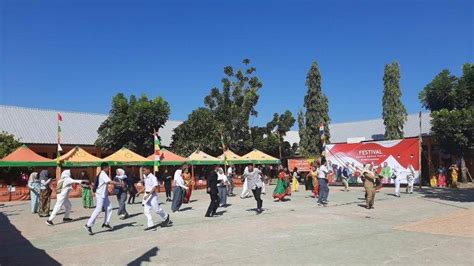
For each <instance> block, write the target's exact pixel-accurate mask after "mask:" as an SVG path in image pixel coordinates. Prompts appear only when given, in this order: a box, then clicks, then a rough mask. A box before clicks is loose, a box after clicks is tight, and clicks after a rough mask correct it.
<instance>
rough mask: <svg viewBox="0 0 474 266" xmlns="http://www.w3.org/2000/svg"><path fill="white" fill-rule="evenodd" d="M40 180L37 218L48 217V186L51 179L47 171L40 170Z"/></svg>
mask: <svg viewBox="0 0 474 266" xmlns="http://www.w3.org/2000/svg"><path fill="white" fill-rule="evenodd" d="M39 179H40V184H41V185H40V199H39V207H38V215H39V217H48V216H49V208H50V204H51V192H52V190H51V188H50V187H49V184H50V183H51V178H50V177H49V175H48V170H41V172H40V174H39Z"/></svg>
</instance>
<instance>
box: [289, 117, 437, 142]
mask: <svg viewBox="0 0 474 266" xmlns="http://www.w3.org/2000/svg"><path fill="white" fill-rule="evenodd" d="M419 121H420V120H419V118H418V114H410V115H408V116H407V121H406V123H405V126H404V128H403V130H404V135H405V137H417V136H418V134H419V132H420V129H419V123H420V122H419ZM430 121H431V117H430V113H422V114H421V134H422V135H428V134H429V133H430V130H431V123H430ZM329 130H330V132H331V138H330V142H331V143H341V142H347V139H349V138H359V137H362V138H365V140H383V138H384V133H385V125H384V124H383V119H372V120H363V121H355V122H347V123H336V124H330V125H329ZM285 140H286V141H288V142H289V143H291V144H293V143H295V142H296V143H299V141H300V136H299V135H298V131H290V132H288V133H287V134H286V136H285Z"/></svg>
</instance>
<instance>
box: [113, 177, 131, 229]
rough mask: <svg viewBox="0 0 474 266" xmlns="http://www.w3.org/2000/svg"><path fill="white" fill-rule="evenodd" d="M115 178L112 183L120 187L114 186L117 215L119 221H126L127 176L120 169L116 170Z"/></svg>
mask: <svg viewBox="0 0 474 266" xmlns="http://www.w3.org/2000/svg"><path fill="white" fill-rule="evenodd" d="M115 173H116V175H115V177H114V181H115V182H117V183H119V184H120V186H117V185H115V187H114V193H115V195H116V196H117V202H118V205H119V208H118V211H117V215H118V216H120V219H121V220H124V219H127V217H128V212H127V209H126V206H127V184H128V182H127V179H128V178H127V175H126V174H125V170H123V169H122V168H118V169H117V170H115Z"/></svg>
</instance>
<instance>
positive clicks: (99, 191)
mask: <svg viewBox="0 0 474 266" xmlns="http://www.w3.org/2000/svg"><path fill="white" fill-rule="evenodd" d="M100 169H101V171H100V174H99V176H98V177H97V179H96V180H95V187H94V189H95V201H96V205H95V209H94V212H92V215H91V217H90V218H89V220H88V221H87V224H86V225H84V228H85V229H86V230H87V232H89V235H93V234H94V233H92V226H93V225H94V223H95V220H96V219H97V216H99V214H100V213H101V212H102V209H105V216H104V223H103V224H102V228H107V229H108V230H112V229H113V228H112V226H110V217H111V216H112V205H111V204H110V200H109V190H108V188H107V187H108V185H109V184H112V185H116V186H123V184H122V183H119V182H115V181H112V180H111V179H110V177H109V176H108V175H107V173H108V172H109V165H108V164H107V163H102V164H101V165H100Z"/></svg>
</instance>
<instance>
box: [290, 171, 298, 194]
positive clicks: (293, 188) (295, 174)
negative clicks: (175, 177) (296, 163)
mask: <svg viewBox="0 0 474 266" xmlns="http://www.w3.org/2000/svg"><path fill="white" fill-rule="evenodd" d="M292 176H293V178H292V180H291V191H292V192H296V191H298V189H299V187H300V183H299V181H298V168H296V167H295V168H294V169H293V174H292Z"/></svg>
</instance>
